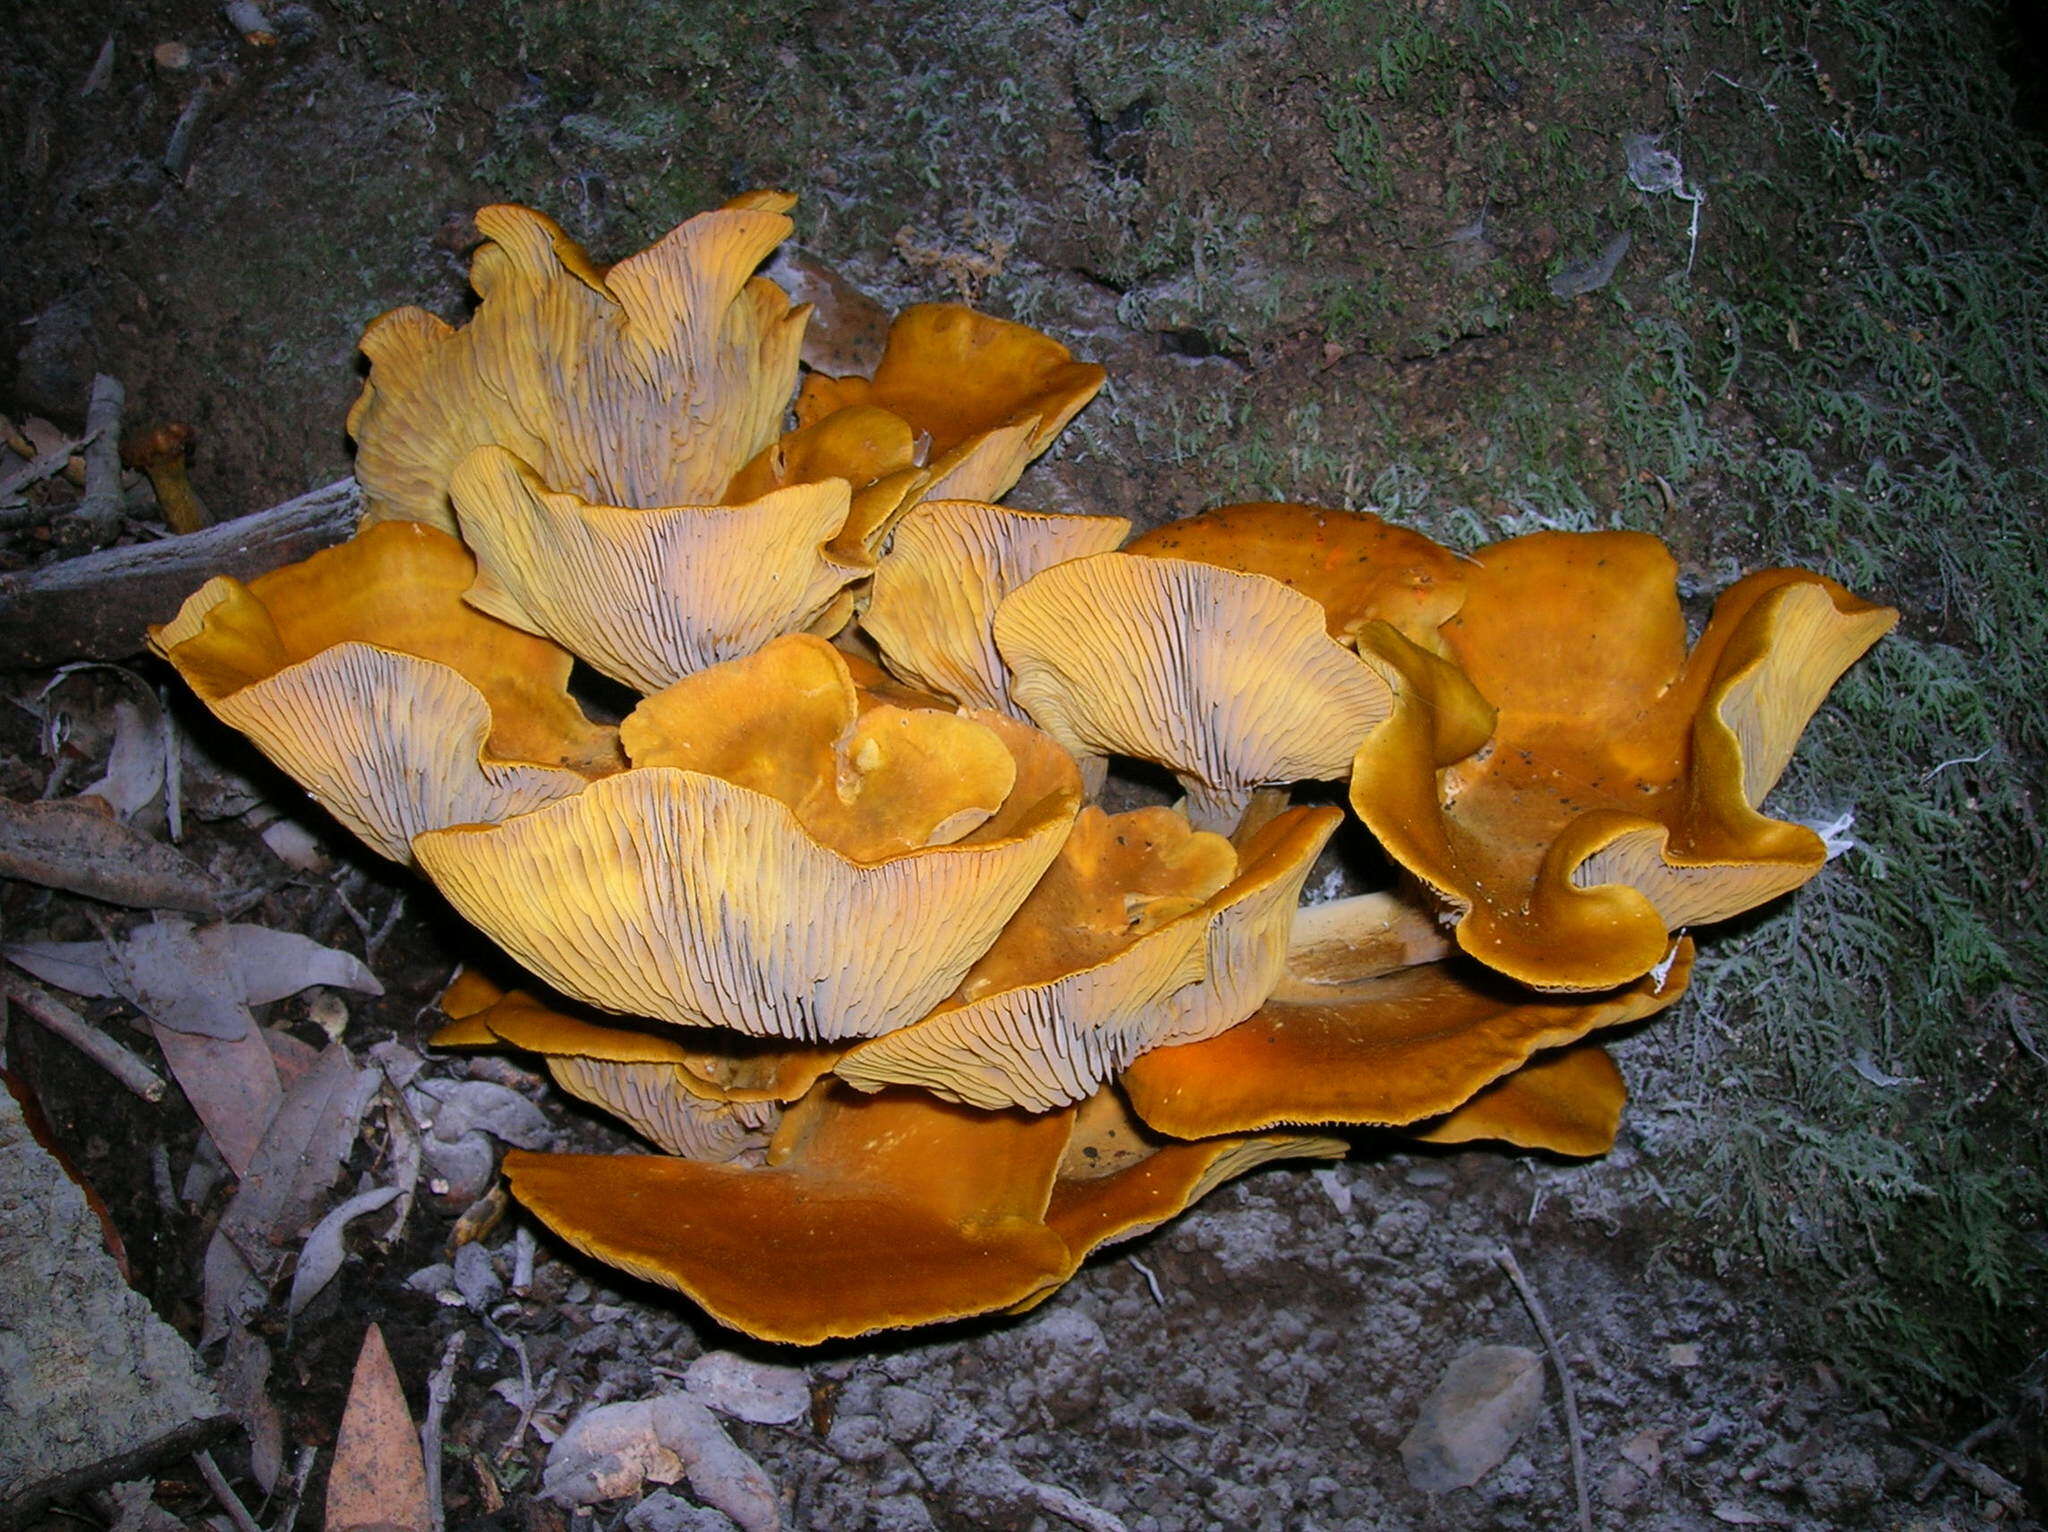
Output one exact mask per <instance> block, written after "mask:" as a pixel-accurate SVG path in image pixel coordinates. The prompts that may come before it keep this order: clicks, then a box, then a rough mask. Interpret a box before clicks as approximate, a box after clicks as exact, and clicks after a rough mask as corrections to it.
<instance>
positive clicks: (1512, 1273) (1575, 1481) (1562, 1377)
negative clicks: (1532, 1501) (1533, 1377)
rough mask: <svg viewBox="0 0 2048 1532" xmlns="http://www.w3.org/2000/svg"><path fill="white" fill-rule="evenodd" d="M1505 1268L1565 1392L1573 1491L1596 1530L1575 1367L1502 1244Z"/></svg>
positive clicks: (1587, 1525) (1588, 1528)
mask: <svg viewBox="0 0 2048 1532" xmlns="http://www.w3.org/2000/svg"><path fill="white" fill-rule="evenodd" d="M1494 1259H1495V1260H1497V1261H1499V1262H1500V1264H1501V1269H1502V1270H1503V1271H1505V1272H1506V1273H1507V1274H1508V1280H1509V1281H1510V1282H1512V1283H1514V1284H1515V1291H1516V1292H1517V1293H1519V1294H1521V1297H1522V1306H1523V1307H1524V1308H1526V1309H1527V1310H1528V1311H1529V1317H1530V1319H1532V1320H1534V1321H1535V1323H1536V1333H1537V1334H1538V1335H1540V1336H1542V1337H1543V1347H1544V1349H1545V1350H1546V1351H1548V1352H1549V1353H1550V1365H1551V1366H1552V1367H1554V1368H1556V1369H1557V1382H1558V1387H1559V1389H1560V1390H1561V1391H1562V1392H1563V1394H1564V1429H1565V1435H1566V1437H1567V1438H1568V1439H1569V1441H1570V1442H1571V1449H1572V1490H1573V1492H1574V1493H1575V1494H1576V1495H1577V1496H1578V1500H1579V1526H1580V1527H1581V1528H1582V1529H1583V1532H1593V1503H1592V1501H1590V1500H1589V1499H1587V1498H1586V1441H1585V1433H1584V1432H1583V1431H1581V1430H1580V1428H1579V1400H1578V1396H1577V1395H1576V1394H1575V1393H1573V1392H1572V1375H1571V1369H1570V1368H1568V1367H1566V1366H1565V1364H1564V1352H1562V1351H1561V1350H1559V1349H1558V1344H1557V1332H1556V1331H1554V1330H1552V1329H1551V1328H1550V1316H1549V1315H1548V1314H1546V1313H1544V1312H1543V1304H1542V1302H1541V1300H1539V1299H1538V1298H1537V1296H1536V1289H1534V1288H1533V1287H1531V1286H1530V1285H1529V1279H1528V1278H1527V1277H1525V1276H1523V1275H1522V1263H1521V1262H1520V1261H1517V1260H1516V1259H1515V1252H1514V1251H1512V1250H1510V1249H1508V1247H1507V1246H1506V1245H1502V1246H1501V1247H1500V1249H1499V1251H1498V1252H1496V1253H1495V1256H1494Z"/></svg>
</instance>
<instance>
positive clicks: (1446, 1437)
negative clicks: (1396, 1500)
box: [1401, 1346, 1543, 1495]
mask: <svg viewBox="0 0 2048 1532" xmlns="http://www.w3.org/2000/svg"><path fill="white" fill-rule="evenodd" d="M1542 1403H1543V1358H1542V1357H1540V1356H1538V1355H1537V1354H1536V1353H1535V1352H1533V1351H1531V1350H1529V1349H1528V1348H1527V1347H1526V1346H1480V1347H1477V1348H1475V1349H1474V1350H1471V1351H1468V1352H1466V1353H1465V1354H1464V1355H1463V1356H1461V1357H1459V1358H1458V1359H1457V1360H1456V1361H1455V1362H1453V1363H1451V1365H1450V1366H1449V1367H1448V1368H1446V1369H1445V1371H1444V1375H1443V1377H1442V1379H1441V1380H1440V1381H1439V1382H1438V1383H1437V1386H1436V1388H1435V1389H1434V1390H1433V1391H1432V1392H1431V1393H1430V1396H1429V1397H1428V1398H1427V1399H1425V1400H1424V1401H1423V1404H1422V1411H1421V1413H1420V1415H1419V1416H1418V1417H1417V1418H1416V1422H1415V1427H1414V1429H1413V1430H1411V1431H1410V1432H1409V1433H1408V1435H1407V1438H1406V1439H1405V1440H1404V1441H1403V1442H1402V1443H1401V1461H1402V1462H1403V1463H1404V1464H1406V1465H1407V1469H1408V1482H1409V1483H1411V1484H1413V1485H1414V1486H1415V1487H1416V1488H1417V1489H1419V1490H1421V1491H1423V1492H1424V1493H1425V1494H1431V1495H1441V1494H1443V1493H1445V1492H1446V1491H1448V1490H1454V1489H1465V1488H1468V1487H1470V1486H1471V1485H1474V1484H1477V1483H1478V1482H1479V1481H1480V1480H1481V1479H1483V1478H1485V1477H1486V1475H1487V1474H1489V1473H1491V1472H1492V1471H1493V1470H1494V1469H1495V1468H1497V1467H1498V1466H1499V1465H1500V1463H1501V1462H1502V1460H1503V1459H1505V1458H1506V1457H1507V1455H1508V1453H1509V1452H1510V1451H1511V1450H1512V1449H1513V1447H1514V1445H1515V1441H1516V1439H1517V1438H1519V1437H1520V1436H1521V1434H1522V1433H1523V1432H1524V1431H1526V1430H1527V1429H1528V1428H1529V1424H1530V1422H1531V1421H1533V1420H1534V1419H1535V1418H1536V1412H1537V1410H1538V1409H1539V1408H1541V1406H1542Z"/></svg>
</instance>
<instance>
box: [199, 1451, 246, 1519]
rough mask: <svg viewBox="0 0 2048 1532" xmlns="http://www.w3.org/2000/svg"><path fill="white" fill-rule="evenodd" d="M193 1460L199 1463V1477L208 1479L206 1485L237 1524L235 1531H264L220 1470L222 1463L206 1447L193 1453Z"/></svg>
mask: <svg viewBox="0 0 2048 1532" xmlns="http://www.w3.org/2000/svg"><path fill="white" fill-rule="evenodd" d="M192 1461H193V1462H194V1463H196V1464H198V1465H199V1477H200V1478H202V1479H204V1480H205V1481H206V1487H207V1488H208V1489H210V1490H212V1491H213V1498H214V1500H215V1502H216V1503H218V1504H219V1506H220V1508H221V1509H222V1510H223V1511H225V1512H227V1517H228V1520H229V1521H231V1522H233V1523H234V1524H235V1532H263V1529H262V1528H261V1527H259V1526H257V1525H256V1518H255V1517H253V1516H251V1515H250V1514H249V1508H248V1507H247V1506H246V1505H244V1504H242V1497H241V1496H240V1495H237V1494H236V1493H235V1492H234V1490H233V1488H232V1487H230V1486H229V1484H228V1479H227V1475H226V1474H224V1473H222V1472H221V1471H220V1465H219V1464H218V1463H216V1462H214V1460H213V1454H212V1453H211V1452H207V1451H205V1450H204V1449H202V1450H200V1451H198V1452H195V1453H193V1454H192Z"/></svg>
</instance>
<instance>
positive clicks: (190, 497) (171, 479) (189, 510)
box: [123, 424, 213, 532]
mask: <svg viewBox="0 0 2048 1532" xmlns="http://www.w3.org/2000/svg"><path fill="white" fill-rule="evenodd" d="M193 435H194V433H193V430H192V428H191V427H190V426H188V425H182V424H173V425H167V426H158V427H157V428H156V429H155V430H154V431H151V432H148V433H147V434H146V435H144V436H143V437H142V439H141V440H140V441H136V442H131V443H130V444H129V445H128V447H127V449H126V450H125V452H124V453H123V456H125V457H126V458H127V459H128V462H129V464H130V465H131V466H133V467H136V468H140V469H141V470H142V471H143V472H144V473H146V474H148V475H149V482H150V485H151V487H152V488H154V489H155V490H156V503H157V508H158V509H159V510H161V511H162V512H163V517H164V525H165V526H167V527H169V528H170V529H171V530H172V531H173V532H197V531H199V530H201V529H202V528H205V527H210V526H212V525H213V513H212V512H210V511H208V510H207V508H206V502H205V501H203V500H201V499H200V498H199V495H198V492H197V491H195V490H194V489H193V488H192V481H191V480H190V479H188V478H186V477H185V455H186V453H188V452H189V451H191V449H192V441H193Z"/></svg>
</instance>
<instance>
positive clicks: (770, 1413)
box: [683, 1351, 811, 1426]
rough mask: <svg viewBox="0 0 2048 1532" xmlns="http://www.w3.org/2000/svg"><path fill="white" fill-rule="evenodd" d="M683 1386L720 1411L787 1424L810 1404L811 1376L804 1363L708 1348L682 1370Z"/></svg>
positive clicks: (759, 1423) (755, 1420)
mask: <svg viewBox="0 0 2048 1532" xmlns="http://www.w3.org/2000/svg"><path fill="white" fill-rule="evenodd" d="M683 1387H684V1388H686V1389H688V1390H689V1391H690V1392H691V1393H692V1394H694V1395H695V1396H696V1397H697V1398H699V1399H701V1400H703V1401H704V1403H706V1404H708V1405H710V1406H711V1408H712V1409H714V1410H716V1411H718V1413H719V1414H721V1415H730V1416H732V1417H733V1419H735V1420H747V1421H752V1422H753V1423H754V1424H755V1425H757V1426H786V1425H789V1424H790V1423H791V1422H793V1421H798V1420H802V1419H803V1418H804V1416H805V1415H807V1414H808V1413H809V1412H810V1408H811V1380H810V1379H809V1378H807V1377H806V1376H804V1370H803V1369H802V1368H801V1367H778V1366H776V1365H774V1364H773V1363H771V1362H754V1361H749V1360H748V1359H747V1358H746V1357H743V1356H737V1355H735V1354H734V1353H732V1352H730V1351H707V1352H705V1353H704V1355H702V1356H700V1357H698V1358H697V1359H696V1360H695V1361H694V1362H692V1363H691V1364H690V1365H689V1368H688V1370H686V1371H685V1372H684V1374H683Z"/></svg>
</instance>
